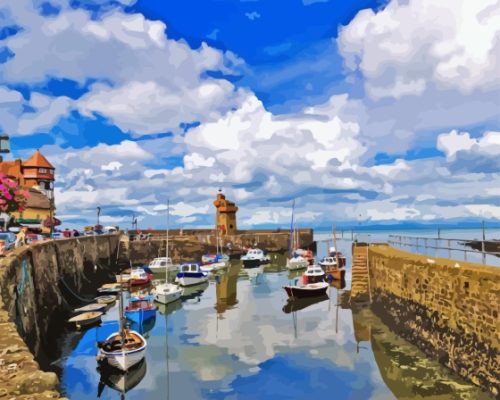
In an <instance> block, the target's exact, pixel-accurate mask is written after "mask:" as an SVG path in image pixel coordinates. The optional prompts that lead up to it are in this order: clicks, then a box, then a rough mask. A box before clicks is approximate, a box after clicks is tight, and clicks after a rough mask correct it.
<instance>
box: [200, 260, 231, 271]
mask: <svg viewBox="0 0 500 400" xmlns="http://www.w3.org/2000/svg"><path fill="white" fill-rule="evenodd" d="M226 267H227V262H226V261H218V262H214V263H210V264H205V265H202V266H200V269H201V270H202V271H203V272H212V271H215V270H217V269H221V268H226Z"/></svg>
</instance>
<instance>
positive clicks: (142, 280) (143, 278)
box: [129, 268, 153, 286]
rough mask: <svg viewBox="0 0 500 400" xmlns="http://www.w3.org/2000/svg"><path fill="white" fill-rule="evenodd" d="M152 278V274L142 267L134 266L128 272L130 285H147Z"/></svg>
mask: <svg viewBox="0 0 500 400" xmlns="http://www.w3.org/2000/svg"><path fill="white" fill-rule="evenodd" d="M152 279H153V274H150V273H147V272H146V270H145V269H144V268H134V269H133V270H132V271H131V272H130V280H129V283H130V285H132V286H138V285H147V284H149V283H150V282H151V280H152Z"/></svg>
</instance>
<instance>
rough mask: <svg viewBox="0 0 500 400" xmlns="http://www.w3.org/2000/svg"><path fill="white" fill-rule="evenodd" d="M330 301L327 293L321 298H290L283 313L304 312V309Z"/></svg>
mask: <svg viewBox="0 0 500 400" xmlns="http://www.w3.org/2000/svg"><path fill="white" fill-rule="evenodd" d="M328 299H329V297H328V295H327V294H326V293H325V294H323V295H321V296H315V297H304V298H296V297H289V298H288V301H287V303H286V304H285V305H284V307H283V312H284V313H285V314H289V313H291V312H296V311H300V310H303V309H304V308H307V307H309V306H312V305H313V304H316V303H321V302H322V301H325V300H328Z"/></svg>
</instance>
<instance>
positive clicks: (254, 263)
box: [242, 258, 271, 268]
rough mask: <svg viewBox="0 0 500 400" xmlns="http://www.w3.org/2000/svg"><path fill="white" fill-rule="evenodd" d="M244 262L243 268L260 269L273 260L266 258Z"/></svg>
mask: <svg viewBox="0 0 500 400" xmlns="http://www.w3.org/2000/svg"><path fill="white" fill-rule="evenodd" d="M242 261H243V268H257V267H260V266H261V265H265V264H269V263H270V262H271V260H269V259H267V258H264V259H262V260H261V259H258V258H257V259H254V260H242Z"/></svg>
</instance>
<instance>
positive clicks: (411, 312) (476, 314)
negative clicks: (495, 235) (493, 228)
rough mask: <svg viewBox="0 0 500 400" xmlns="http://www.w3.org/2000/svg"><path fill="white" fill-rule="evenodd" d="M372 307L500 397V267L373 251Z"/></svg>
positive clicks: (401, 332)
mask: <svg viewBox="0 0 500 400" xmlns="http://www.w3.org/2000/svg"><path fill="white" fill-rule="evenodd" d="M368 258H369V273H370V286H371V297H372V308H373V310H374V311H375V313H376V314H377V315H378V316H379V317H380V318H381V319H382V320H383V321H384V323H386V324H387V325H388V326H389V327H391V329H393V330H395V331H396V332H397V333H398V334H399V335H400V336H402V337H404V338H405V339H407V340H408V341H410V342H411V343H413V344H415V345H417V346H418V347H419V348H420V349H421V350H423V351H424V352H425V353H426V354H428V355H430V356H433V357H436V358H437V359H439V361H440V362H441V363H442V364H443V365H446V366H447V367H449V368H451V369H452V370H454V371H455V372H457V373H458V374H460V375H461V376H462V377H464V378H466V379H468V380H469V381H471V382H473V383H474V384H476V385H479V386H481V387H484V388H487V389H488V390H489V391H490V392H491V393H492V394H494V395H495V396H498V395H499V393H500V387H499V385H500V346H499V344H500V329H499V328H500V319H499V318H498V313H499V304H500V302H499V300H500V269H499V268H496V267H487V266H483V265H479V264H473V263H467V262H455V261H452V260H447V259H439V258H433V257H427V256H419V255H415V254H411V253H407V252H403V251H400V250H396V249H394V248H392V247H389V246H383V245H378V246H370V247H369V252H368Z"/></svg>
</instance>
